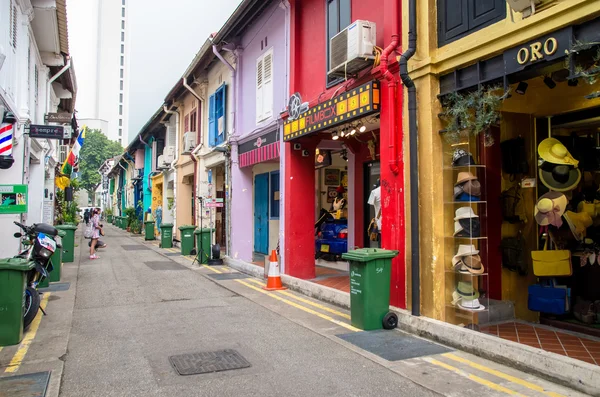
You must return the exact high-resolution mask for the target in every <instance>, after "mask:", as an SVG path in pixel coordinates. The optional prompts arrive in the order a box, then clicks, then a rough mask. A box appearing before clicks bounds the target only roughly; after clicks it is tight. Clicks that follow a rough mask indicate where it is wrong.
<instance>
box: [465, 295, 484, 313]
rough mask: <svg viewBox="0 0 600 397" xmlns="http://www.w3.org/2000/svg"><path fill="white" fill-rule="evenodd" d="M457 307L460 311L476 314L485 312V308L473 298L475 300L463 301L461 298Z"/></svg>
mask: <svg viewBox="0 0 600 397" xmlns="http://www.w3.org/2000/svg"><path fill="white" fill-rule="evenodd" d="M458 306H460V307H461V308H462V309H466V310H471V311H476V312H480V311H483V310H485V306H483V305H482V304H481V303H479V300H478V299H477V298H475V299H464V298H463V299H461V300H460V302H459V303H458Z"/></svg>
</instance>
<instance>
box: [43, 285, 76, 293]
mask: <svg viewBox="0 0 600 397" xmlns="http://www.w3.org/2000/svg"><path fill="white" fill-rule="evenodd" d="M69 288H71V283H50V285H49V286H48V287H47V288H40V292H58V291H68V290H69Z"/></svg>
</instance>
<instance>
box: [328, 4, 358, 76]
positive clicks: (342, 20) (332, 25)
mask: <svg viewBox="0 0 600 397" xmlns="http://www.w3.org/2000/svg"><path fill="white" fill-rule="evenodd" d="M350 11H351V8H350V0H327V44H326V45H327V60H326V61H325V64H326V65H327V70H326V71H325V72H326V73H327V72H328V71H329V69H330V68H329V52H330V48H329V43H330V40H331V38H332V37H333V36H335V35H336V34H338V33H339V32H340V31H342V30H343V29H345V28H346V27H347V26H348V25H350V22H351V21H352V19H351V12H350ZM341 80H343V79H342V78H339V77H329V76H328V77H327V87H331V86H333V85H335V84H337V83H339V82H340V81H341Z"/></svg>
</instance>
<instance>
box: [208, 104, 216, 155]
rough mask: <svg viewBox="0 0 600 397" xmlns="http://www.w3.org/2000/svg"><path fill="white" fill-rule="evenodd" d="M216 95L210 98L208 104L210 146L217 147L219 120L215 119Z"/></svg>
mask: <svg viewBox="0 0 600 397" xmlns="http://www.w3.org/2000/svg"><path fill="white" fill-rule="evenodd" d="M215 107H216V106H215V94H212V95H211V96H210V99H209V102H208V145H209V146H216V145H217V119H216V117H215V110H216V109H215Z"/></svg>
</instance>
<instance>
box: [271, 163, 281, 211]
mask: <svg viewBox="0 0 600 397" xmlns="http://www.w3.org/2000/svg"><path fill="white" fill-rule="evenodd" d="M270 178H271V181H270V182H271V183H270V184H269V186H270V189H269V194H270V198H269V202H270V206H271V219H279V171H273V172H271V175H270Z"/></svg>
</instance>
